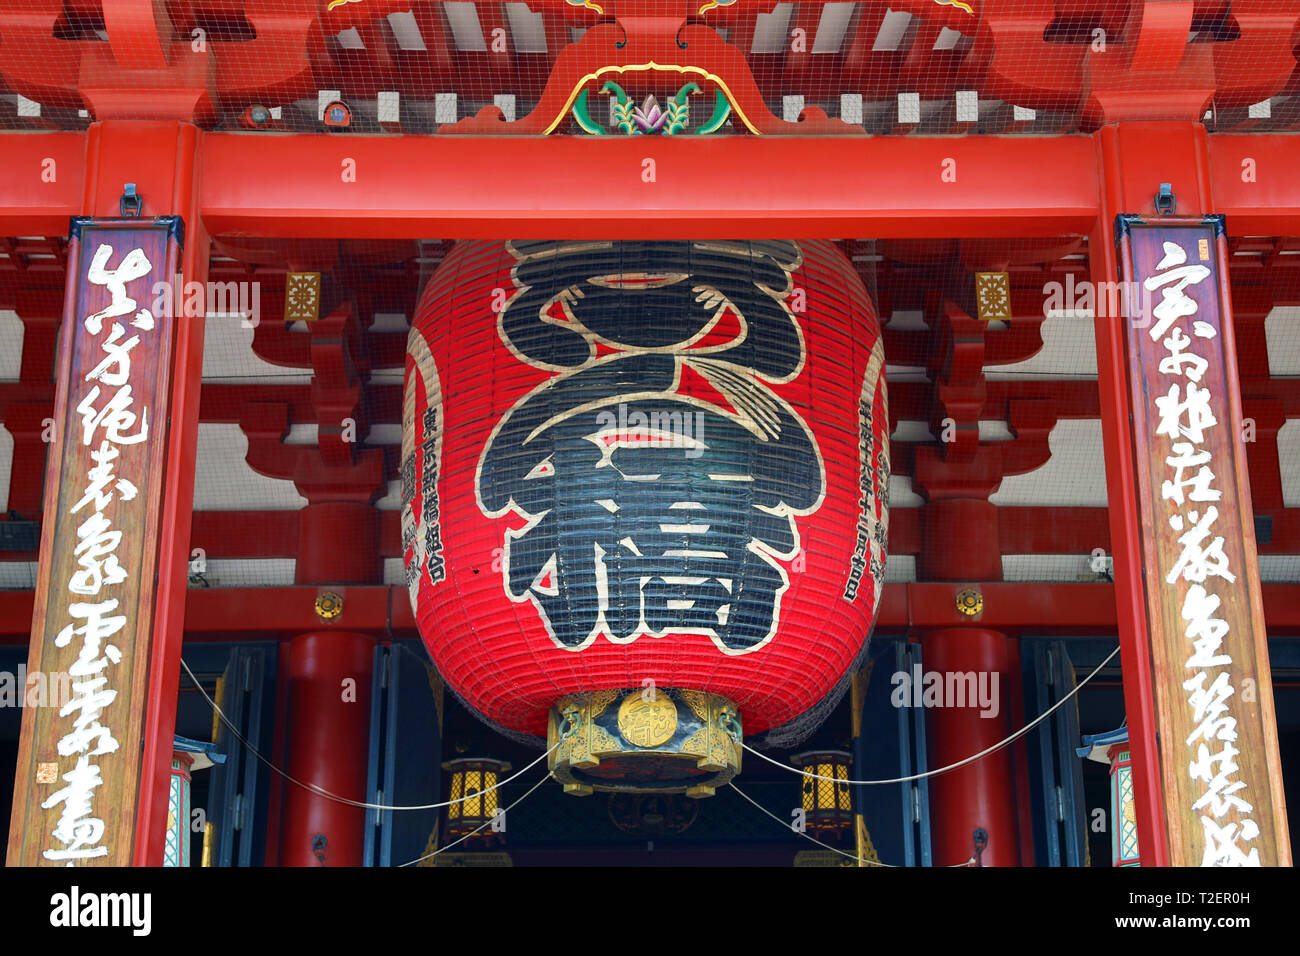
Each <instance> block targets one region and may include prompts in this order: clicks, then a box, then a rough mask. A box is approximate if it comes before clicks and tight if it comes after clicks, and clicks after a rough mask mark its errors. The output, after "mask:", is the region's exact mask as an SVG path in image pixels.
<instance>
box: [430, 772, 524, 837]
mask: <svg viewBox="0 0 1300 956" xmlns="http://www.w3.org/2000/svg"><path fill="white" fill-rule="evenodd" d="M442 769H443V770H448V771H450V772H451V787H450V789H449V793H448V797H447V799H449V800H451V801H453V802H452V803H451V804H450V805H449V806H448V807H447V838H448V840H449V841H450V840H455V839H457V838H459V837H463V836H465V835H466V834H469V833H474V831H475V830H478V832H477V833H474V835H473V836H472V837H469V839H467V840H466V841H465V842H466V843H471V844H472V843H475V842H479V843H482V844H483V845H485V846H486V845H490V844H492V843H494V842H495V843H505V830H504V829H503V828H500V827H499V825H498V828H496V829H494V828H493V826H492V824H493V823H494V822H497V821H496V817H497V809H498V808H499V807H500V806H501V802H500V799H499V798H500V794H501V791H499V790H494V789H492V788H493V787H495V786H496V785H497V784H498V783H499V782H500V781H501V778H502V777H503V776H505V775H506V774H508V773H509V772H510V764H508V763H506V762H505V761H504V760H493V759H491V758H490V757H466V758H461V759H458V760H448V761H447V762H446V763H444V764H443V765H442ZM480 827H482V829H481V830H480V829H479V828H480Z"/></svg>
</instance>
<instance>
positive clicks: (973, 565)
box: [917, 466, 1020, 866]
mask: <svg viewBox="0 0 1300 956" xmlns="http://www.w3.org/2000/svg"><path fill="white" fill-rule="evenodd" d="M942 467H943V466H939V468H938V469H934V470H930V469H927V471H931V473H930V474H928V475H927V476H926V477H927V478H928V479H929V480H927V481H926V491H927V494H928V495H929V496H930V500H929V501H928V503H927V504H926V507H925V508H924V509H923V510H922V518H921V520H922V540H923V541H924V542H925V547H924V548H923V549H922V553H921V555H919V556H918V558H917V577H918V578H920V579H922V580H930V581H953V582H960V581H970V582H979V581H998V580H1001V578H1002V558H1001V551H1000V548H999V546H998V521H997V506H996V505H994V504H993V503H992V502H990V501H989V500H988V498H987V495H988V494H989V492H990V491H991V490H992V489H991V487H990V483H991V484H994V485H995V484H996V479H989V478H985V479H983V481H975V480H974V476H971V480H970V481H968V482H964V483H963V482H954V483H952V484H948V483H946V482H941V481H940V480H938V475H937V474H936V473H935V472H937V471H938V470H940V469H942ZM963 484H964V485H965V487H964V488H963V487H962V485H963ZM962 493H964V494H967V495H971V497H955V495H959V494H962ZM949 495H954V496H953V497H949ZM972 586H973V587H978V585H977V584H973V585H972ZM921 649H922V660H923V662H924V669H925V673H926V674H927V675H928V674H938V675H939V677H940V678H941V679H942V680H943V681H944V685H945V687H946V686H948V685H949V682H950V681H951V683H952V685H953V686H954V687H955V686H956V685H957V683H958V681H959V680H962V681H963V682H962V687H963V693H965V689H967V688H969V687H970V683H969V682H967V681H965V680H964V676H963V677H961V678H959V676H958V675H968V674H969V675H973V678H974V681H975V686H976V687H978V685H979V681H981V680H983V681H984V682H985V685H984V686H985V687H986V688H989V689H991V688H992V686H993V685H992V682H993V680H994V676H993V675H997V677H996V680H997V688H998V694H997V707H996V710H995V711H994V710H993V709H992V708H990V709H989V711H990V712H987V713H982V712H981V708H980V707H979V706H977V705H974V704H973V702H972V701H971V700H970V699H969V697H968V699H967V700H966V701H965V704H966V706H961V707H956V706H950V705H952V704H953V703H955V701H953V700H950V699H947V698H945V699H944V700H943V701H942V703H943V706H938V707H927V708H926V747H927V756H928V761H927V762H928V763H929V765H930V766H931V767H946V766H948V765H949V764H953V763H957V762H958V761H960V760H963V759H965V758H966V757H969V756H971V755H973V754H977V753H979V752H980V751H982V750H985V749H987V748H988V747H990V746H992V745H993V744H996V743H998V742H999V741H1001V740H1003V739H1004V738H1006V737H1007V736H1008V735H1009V734H1010V732H1011V727H1010V713H1011V709H1010V707H1009V706H1008V702H1009V701H1010V699H1011V695H1012V694H1013V693H1016V692H1018V691H1017V688H1018V687H1019V684H1018V679H1019V678H1018V673H1017V672H1016V669H1015V667H1014V666H1013V660H1014V655H1013V654H1012V653H1011V646H1010V642H1009V640H1008V638H1007V636H1006V635H1005V634H1000V633H998V632H997V631H991V630H989V629H987V628H981V627H953V628H944V629H942V630H938V631H930V632H929V633H927V634H925V635H924V636H923V637H922V639H921ZM976 696H977V697H978V695H976ZM930 800H931V806H932V808H933V811H932V813H931V821H932V822H931V840H932V842H933V848H934V860H935V863H936V864H937V865H939V866H949V865H952V864H955V863H960V862H961V861H962V860H965V859H968V858H969V857H970V856H972V855H973V852H974V849H973V848H974V833H975V830H976V829H977V828H983V829H984V830H986V831H987V832H988V834H989V842H988V847H987V848H986V849H985V850H984V852H983V854H982V855H981V857H980V860H981V862H982V863H983V864H984V865H985V866H1018V865H1019V864H1020V834H1019V824H1018V816H1017V813H1016V797H1015V776H1014V773H1013V768H1012V764H1011V753H1010V751H1009V750H1006V749H1004V750H1000V751H998V752H997V753H994V754H990V755H988V756H987V757H983V758H981V759H980V760H977V761H974V762H973V763H971V764H968V765H966V766H965V767H962V768H961V769H959V770H953V771H950V772H948V773H944V774H940V775H938V776H937V777H931V778H930Z"/></svg>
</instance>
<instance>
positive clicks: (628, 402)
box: [401, 241, 889, 796]
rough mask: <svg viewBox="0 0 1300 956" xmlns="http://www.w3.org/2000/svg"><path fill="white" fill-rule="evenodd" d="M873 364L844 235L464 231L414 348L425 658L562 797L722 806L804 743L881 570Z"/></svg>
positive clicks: (857, 640) (882, 478)
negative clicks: (759, 753) (753, 740)
mask: <svg viewBox="0 0 1300 956" xmlns="http://www.w3.org/2000/svg"><path fill="white" fill-rule="evenodd" d="M888 422H889V414H888V408H887V401H886V392H885V381H884V354H883V349H882V345H881V335H880V328H879V324H878V322H877V320H876V316H875V312H874V309H873V306H872V303H871V301H870V299H869V297H868V295H867V292H866V289H865V288H864V287H863V284H862V281H861V279H860V278H859V276H858V274H857V272H856V271H855V270H854V268H853V266H852V264H851V263H850V262H849V261H848V259H847V258H846V257H845V256H844V254H843V253H842V252H840V250H839V249H838V248H837V247H836V246H835V245H834V244H833V243H831V242H826V241H813V242H793V241H762V242H759V241H755V242H740V241H735V242H733V241H717V242H701V241H672V242H669V241H662V242H647V241H614V242H595V241H556V242H543V241H520V242H478V241H469V242H460V243H457V244H456V245H455V246H454V247H453V249H452V250H451V252H450V253H449V254H448V256H447V257H446V259H444V261H443V263H442V265H441V266H440V267H439V269H438V271H437V272H436V273H435V274H434V275H433V277H432V278H431V280H430V282H429V284H428V286H427V287H426V289H425V291H424V293H423V296H422V298H421V302H420V305H419V307H418V309H417V314H416V316H415V318H414V321H413V322H412V328H411V333H410V337H409V339H408V344H407V363H406V380H405V387H404V415H403V436H402V468H401V474H402V486H403V502H404V506H403V511H402V547H403V555H404V559H405V564H406V574H407V584H408V587H409V589H410V594H411V601H412V606H413V608H414V610H415V616H416V619H417V622H418V624H419V628H420V633H421V635H422V636H423V638H424V641H425V643H426V645H427V646H428V648H429V652H430V654H431V656H432V658H433V661H434V663H435V664H436V665H437V667H438V669H439V672H440V673H442V674H443V676H444V677H445V679H446V680H447V683H448V684H449V685H450V686H451V687H452V688H453V689H454V690H455V691H456V693H457V694H458V695H459V697H460V699H461V700H462V701H464V702H465V703H466V704H467V705H468V706H469V707H470V708H472V709H474V710H475V711H477V712H478V713H479V714H480V715H481V716H482V717H483V718H484V719H485V720H487V721H488V722H489V723H490V724H491V725H493V726H494V727H496V728H498V729H499V730H501V731H503V732H505V733H508V734H511V735H513V736H514V737H516V738H517V739H525V740H531V741H532V742H537V743H540V741H541V739H543V738H545V739H546V740H547V741H548V743H549V746H551V747H553V748H554V752H553V753H552V755H551V766H552V769H553V771H554V773H555V775H556V777H557V778H558V779H560V780H561V781H562V782H563V783H564V785H565V789H566V790H568V791H569V792H572V793H578V794H583V793H591V792H592V791H594V790H604V791H613V792H619V791H638V792H640V791H657V792H666V793H685V794H687V795H690V796H706V795H708V794H711V793H713V791H714V789H715V788H716V787H717V786H719V785H721V784H723V783H725V782H726V781H727V780H729V779H730V778H731V776H732V775H734V774H735V773H736V772H737V771H738V770H739V768H740V754H741V749H740V747H739V746H737V744H736V740H737V738H738V737H739V735H740V734H741V733H742V728H743V733H744V734H746V735H751V736H760V737H761V738H762V741H761V742H762V743H764V744H767V745H770V746H780V747H790V746H795V745H797V744H798V743H799V742H800V741H801V740H803V739H805V738H806V737H807V736H808V734H809V733H811V732H812V730H814V729H815V728H816V727H817V726H818V725H819V724H820V723H821V721H822V720H823V719H824V717H825V716H826V715H827V714H828V713H829V712H830V710H831V708H833V707H834V705H835V704H836V703H837V702H838V700H839V698H840V697H841V696H842V695H843V693H844V691H845V690H846V689H847V687H848V682H849V681H848V674H849V672H850V670H851V668H852V667H853V666H855V664H856V662H858V661H859V660H860V658H861V655H862V654H863V653H864V651H865V647H866V641H867V638H868V635H869V633H870V630H871V625H872V622H873V620H874V616H875V609H876V606H877V603H878V601H879V598H880V593H881V583H882V580H883V573H884V559H885V539H886V514H887V504H886V497H887V492H888V481H889V460H888V444H889V443H888V431H889V425H888Z"/></svg>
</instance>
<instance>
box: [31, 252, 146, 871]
mask: <svg viewBox="0 0 1300 956" xmlns="http://www.w3.org/2000/svg"><path fill="white" fill-rule="evenodd" d="M112 255H113V247H112V246H111V245H108V244H107V243H101V244H100V245H99V247H98V248H97V249H96V250H95V254H94V256H93V258H92V259H91V263H90V267H89V268H88V269H87V270H86V281H87V282H89V283H91V284H93V285H99V286H103V287H104V288H106V289H107V290H108V294H109V299H110V301H109V305H108V306H107V307H106V308H104V309H101V310H100V311H98V312H95V313H92V314H91V315H88V316H86V317H85V319H83V320H82V323H81V324H82V327H83V328H84V330H85V332H86V333H87V334H88V335H91V336H96V337H97V336H99V335H100V334H101V333H102V332H103V329H104V324H105V322H111V323H112V324H111V326H110V328H109V332H108V335H107V336H106V337H105V338H103V339H102V340H101V341H100V342H99V343H98V347H99V349H100V351H101V352H102V353H103V357H102V358H101V359H100V360H99V362H98V363H97V364H96V365H95V367H94V368H92V369H91V370H90V371H89V372H87V373H86V375H85V377H84V380H83V382H82V383H81V384H82V385H83V386H84V385H89V386H90V387H89V388H86V389H85V391H84V394H83V395H82V396H81V399H80V401H78V402H77V405H76V411H77V414H78V415H79V416H80V419H81V442H82V444H83V445H85V446H88V447H92V448H93V450H92V451H91V453H90V460H91V462H92V463H93V464H92V466H91V467H90V469H89V470H88V471H87V473H86V484H85V488H84V491H83V493H82V495H81V497H80V498H79V499H78V500H77V502H76V503H75V504H73V506H72V507H71V508H70V509H69V510H68V513H69V514H70V515H74V516H76V517H77V518H78V519H79V521H80V523H79V524H78V525H77V530H76V534H77V540H76V544H75V545H74V546H73V555H74V557H75V558H76V570H74V571H73V572H72V576H71V577H70V578H69V580H68V583H67V588H68V592H69V593H70V594H71V595H72V600H71V601H70V602H69V603H68V605H67V617H68V618H69V619H70V621H71V623H69V624H68V625H67V626H66V627H64V628H63V629H62V630H61V631H60V632H59V634H58V636H57V637H55V639H54V644H55V646H56V647H67V646H69V645H70V644H72V642H73V641H74V640H75V641H76V642H77V643H76V645H75V646H76V648H77V659H76V661H75V663H73V664H72V665H71V666H70V667H69V668H68V673H69V674H70V675H71V676H72V678H73V681H72V695H73V696H72V698H71V699H70V700H69V701H68V702H67V703H66V704H64V705H63V706H62V707H61V708H60V709H59V717H60V718H62V719H65V720H66V719H68V718H71V723H70V726H67V725H65V733H64V734H63V736H62V737H61V738H59V742H58V753H59V756H60V757H75V758H76V763H75V764H74V765H73V767H72V768H71V769H70V770H67V771H66V772H64V773H63V774H62V778H61V779H62V781H63V787H62V788H61V789H59V790H57V791H55V792H54V793H52V794H50V795H49V797H47V798H46V800H45V801H44V802H43V803H42V804H41V807H42V809H45V810H49V809H52V808H54V807H59V806H61V807H62V810H61V811H60V815H59V819H58V822H57V824H56V825H55V827H54V830H53V831H52V835H53V837H54V839H55V840H56V841H57V842H58V843H59V844H61V847H58V848H53V849H47V850H45V851H44V854H43V855H44V857H45V858H46V859H47V860H57V861H66V862H67V864H68V865H69V866H71V865H72V864H73V861H75V860H85V859H91V858H95V857H104V856H107V855H108V851H109V848H108V846H107V845H105V844H104V842H103V840H104V832H105V825H104V821H103V819H101V818H100V817H99V816H97V815H96V810H95V806H94V798H95V791H96V790H97V789H98V788H99V787H101V786H102V785H103V783H104V780H103V775H102V771H101V767H100V764H99V763H97V762H95V760H94V758H98V757H103V756H105V755H107V754H112V753H115V752H116V751H117V749H118V741H117V738H116V737H114V736H113V730H112V727H111V726H110V724H109V723H108V722H107V721H106V719H105V711H106V710H107V709H108V708H109V706H110V705H111V704H112V703H113V701H114V700H116V699H117V691H116V690H114V689H113V688H112V686H111V681H110V677H111V671H112V668H113V667H115V666H116V665H117V664H119V663H121V661H122V652H121V650H120V649H119V648H118V647H117V645H116V644H114V643H112V640H113V638H114V636H115V635H117V634H118V633H119V632H121V631H122V630H123V629H124V628H126V626H127V618H126V615H125V613H119V599H118V598H117V597H114V596H113V589H114V588H115V587H117V586H119V585H121V584H122V583H124V582H125V581H126V579H127V572H126V569H125V568H123V567H122V565H121V563H120V562H119V561H118V556H117V551H118V548H119V546H120V545H121V543H122V531H121V530H120V528H118V527H115V526H114V519H115V518H119V519H120V511H121V509H120V505H119V503H125V502H130V501H133V500H135V497H136V491H137V489H136V483H135V481H133V480H132V477H131V476H123V475H120V474H118V471H117V468H118V464H119V458H120V455H121V448H122V446H125V445H134V444H137V443H139V442H143V441H144V440H145V439H146V438H147V437H148V435H149V410H148V409H147V408H145V407H143V406H141V405H139V404H138V403H137V402H136V400H135V396H134V394H133V393H132V391H131V352H132V350H133V349H135V348H136V346H138V345H139V344H140V336H139V335H128V332H127V329H126V327H125V326H124V325H123V324H122V323H121V322H120V321H118V320H119V319H124V318H126V317H127V316H132V318H131V319H130V320H129V324H130V325H131V326H132V327H134V328H136V329H140V330H142V331H146V332H148V331H151V330H152V329H153V328H154V317H153V316H152V315H151V314H150V312H149V311H148V310H147V309H140V308H138V307H137V306H138V303H137V302H136V301H135V299H133V298H131V297H130V296H129V295H127V286H128V284H130V283H131V282H134V281H136V280H138V279H142V278H144V277H145V276H147V275H149V274H150V273H151V272H152V271H153V264H152V263H151V262H150V261H149V259H148V257H147V256H146V255H145V252H144V250H143V249H133V250H131V251H130V252H128V253H127V254H126V255H125V256H124V257H123V258H122V261H121V263H120V264H119V265H118V267H117V268H116V269H110V268H109V267H108V263H109V260H110V259H111V258H112ZM74 334H75V333H74ZM119 523H120V520H119Z"/></svg>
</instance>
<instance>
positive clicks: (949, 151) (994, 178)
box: [0, 132, 1300, 238]
mask: <svg viewBox="0 0 1300 956" xmlns="http://www.w3.org/2000/svg"><path fill="white" fill-rule="evenodd" d="M203 140H204V144H203V154H204V174H205V181H204V185H203V193H202V198H203V206H204V212H205V217H206V219H207V221H208V222H209V224H210V225H211V226H212V229H213V231H215V232H230V231H236V230H239V229H248V228H252V227H256V228H257V229H258V230H260V231H261V232H263V233H264V234H265V235H274V236H327V237H339V236H349V237H353V238H377V237H382V236H393V237H403V238H425V237H428V236H432V235H436V236H440V237H442V236H449V237H450V236H454V237H464V238H479V237H496V236H499V235H500V234H502V233H503V232H504V231H505V230H506V228H507V227H508V228H509V229H510V230H511V231H512V234H515V235H518V236H520V237H521V238H523V237H532V236H542V235H544V234H545V235H559V234H560V233H561V232H568V233H569V234H572V235H574V236H579V235H584V236H602V237H606V236H608V237H631V236H635V235H647V236H650V237H651V238H667V237H670V236H677V237H680V236H699V237H705V236H708V235H711V234H714V233H716V231H717V229H719V228H722V227H723V225H724V224H725V225H726V226H727V228H728V231H727V234H728V235H733V234H734V235H736V236H740V235H741V234H742V233H743V234H744V235H746V236H752V237H755V238H757V237H760V236H764V237H767V236H771V237H774V236H778V235H795V234H798V235H800V236H803V237H807V238H816V237H818V236H824V237H830V238H842V237H843V236H846V235H861V236H872V237H878V238H889V237H900V238H915V237H921V236H941V235H946V236H958V235H964V236H969V235H974V234H983V235H990V236H993V235H1005V236H1011V235H1018V236H1029V235H1047V234H1049V233H1051V232H1052V231H1053V230H1056V231H1057V232H1058V233H1059V232H1080V233H1086V232H1088V231H1089V229H1090V225H1091V219H1092V218H1093V217H1094V216H1095V214H1096V207H1097V202H1096V195H1097V190H1096V181H1097V180H1096V163H1095V156H1094V153H1093V150H1092V148H1091V146H1090V143H1089V139H1088V138H1086V137H1080V136H1063V137H1050V138H1048V137H1044V138H1037V139H1021V138H1017V139H1014V140H1012V139H1003V138H999V137H965V138H962V139H959V140H954V139H943V138H914V137H913V138H907V139H889V138H886V137H876V138H868V137H861V138H859V137H852V138H843V139H840V138H835V139H824V140H818V142H817V144H816V148H815V149H809V144H808V142H807V141H806V140H805V139H803V138H794V137H792V138H789V139H784V138H783V139H775V138H773V139H760V140H759V141H753V140H752V139H751V138H750V137H722V138H717V139H711V140H705V141H690V140H669V139H667V138H664V139H662V140H659V141H657V142H656V143H655V144H654V146H653V147H652V148H650V149H646V148H645V143H643V142H639V141H637V140H634V139H626V140H616V139H613V138H611V139H609V140H608V141H602V142H600V143H591V142H589V141H587V140H585V139H583V138H580V137H573V138H564V137H557V138H553V139H547V140H532V139H530V140H524V141H514V142H512V143H511V144H510V147H511V148H510V149H509V150H502V149H501V148H500V140H498V139H488V138H483V139H478V138H474V137H457V138H455V139H454V141H453V140H450V138H449V139H448V140H441V139H439V138H437V137H402V138H388V137H381V136H366V137H362V136H345V135H336V136H331V137H329V138H328V139H327V140H325V139H324V138H323V137H321V136H317V135H309V134H295V135H289V136H268V135H265V134H257V133H249V134H241V133H209V134H205V135H204V137H203ZM1206 140H1207V142H1208V151H1209V163H1210V174H1211V192H1212V195H1213V196H1214V197H1215V206H1216V209H1217V210H1218V211H1220V212H1222V213H1223V214H1224V215H1226V216H1227V217H1228V229H1229V232H1230V233H1231V234H1233V235H1267V236H1276V235H1300V180H1297V179H1296V178H1295V177H1294V176H1292V175H1291V168H1292V166H1293V165H1294V150H1295V143H1294V137H1292V136H1289V135H1287V134H1270V133H1248V134H1234V133H1219V134H1211V135H1210V136H1208V137H1206ZM85 142H86V134H85V133H78V132H66V133H65V132H52V133H46V132H41V133H31V132H3V133H0V171H2V172H3V175H2V176H0V235H4V236H36V235H42V236H44V235H49V236H61V235H66V233H67V229H68V225H67V223H68V217H69V216H72V215H75V214H76V213H77V212H78V211H79V203H80V200H81V194H82V183H83V179H84V176H85ZM322 143H324V144H326V148H325V149H321V146H322ZM318 152H319V154H318ZM348 157H351V158H352V159H354V160H356V161H357V181H356V182H350V183H345V182H343V180H342V176H341V173H342V167H341V163H342V161H343V160H344V159H345V158H348ZM644 158H654V159H656V181H655V182H654V183H643V182H642V181H641V160H642V159H644ZM946 158H951V159H954V160H956V161H957V181H956V182H954V183H943V182H941V181H940V179H939V173H938V172H937V170H938V169H939V165H938V164H939V163H941V162H942V160H943V159H946ZM50 161H52V165H51V162H50ZM250 169H256V170H257V171H258V172H257V174H256V175H249V173H248V170H250ZM864 171H869V172H864ZM740 182H750V183H754V184H755V188H754V189H740V188H738V187H737V183H740ZM538 183H541V184H543V185H542V186H541V187H540V188H539V187H538ZM620 197H622V198H621V199H620ZM719 197H725V200H726V204H725V205H723V204H722V203H721V202H720V201H719ZM632 207H639V208H640V211H639V212H629V209H630V208H632ZM516 220H517V221H516ZM584 229H585V231H584ZM647 230H648V231H647Z"/></svg>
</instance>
